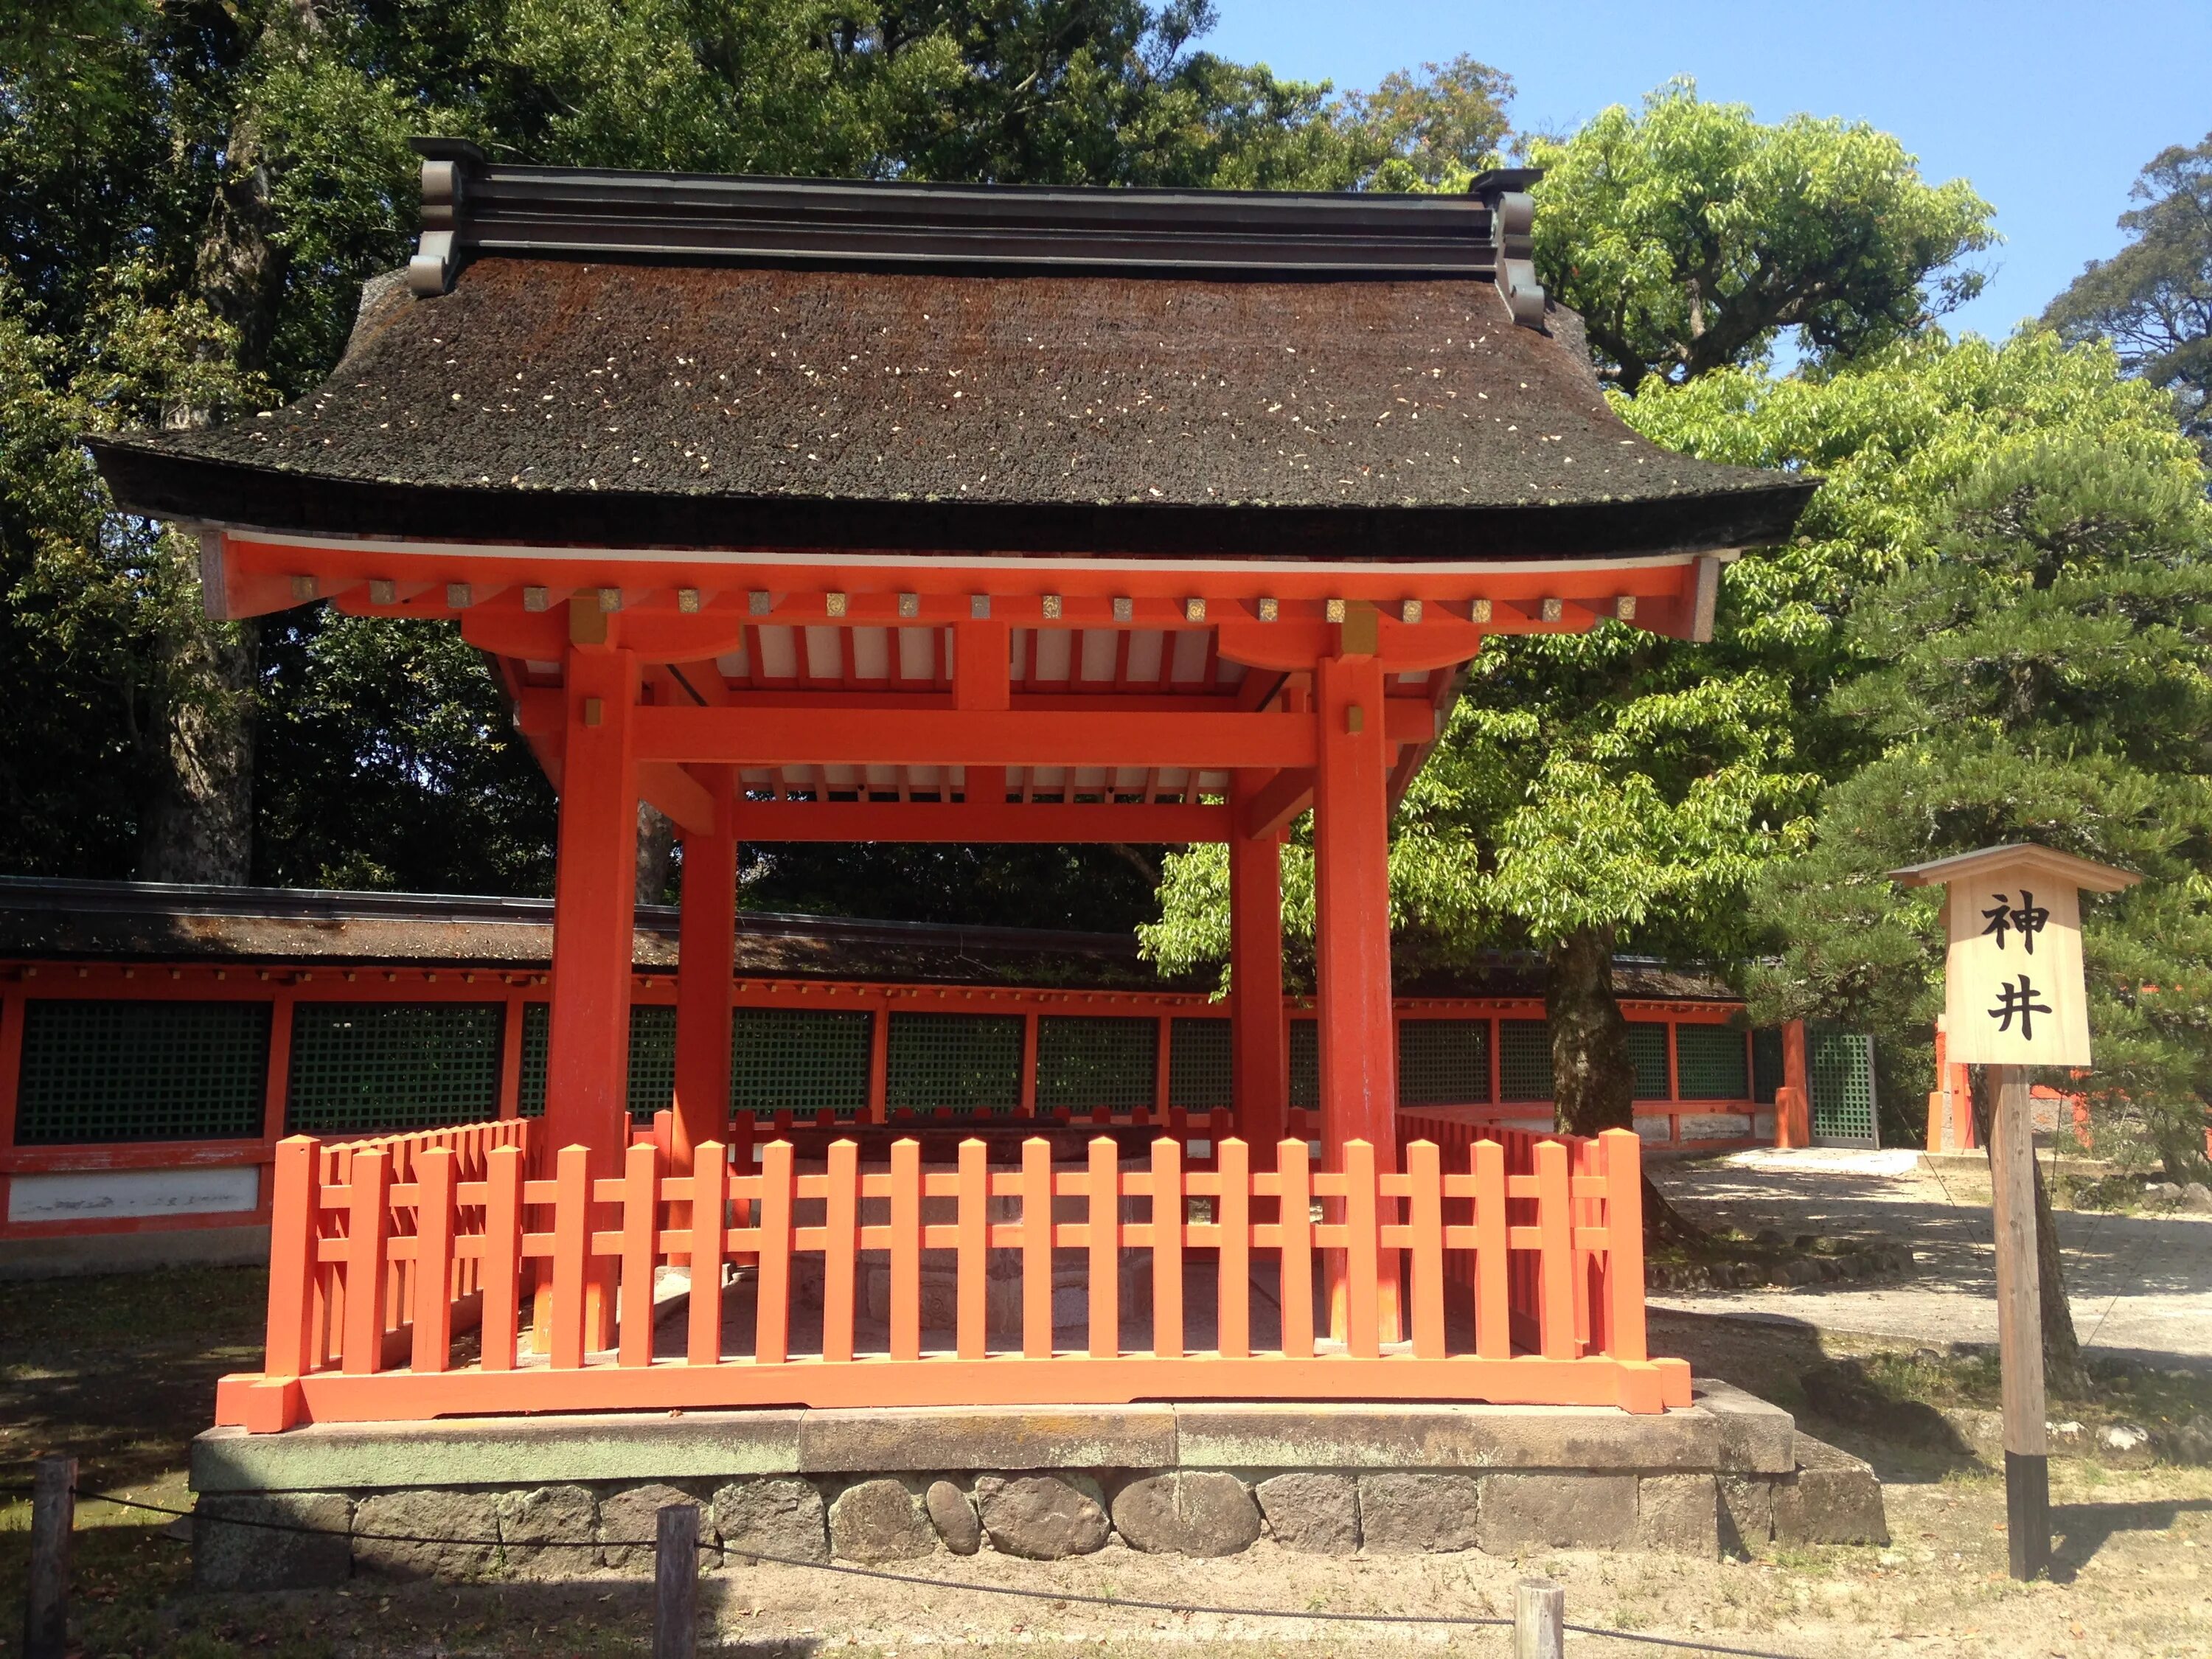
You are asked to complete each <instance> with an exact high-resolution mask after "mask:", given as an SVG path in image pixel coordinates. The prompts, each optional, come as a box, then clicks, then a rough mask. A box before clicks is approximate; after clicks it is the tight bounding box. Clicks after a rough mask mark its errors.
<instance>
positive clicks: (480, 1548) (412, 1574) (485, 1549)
mask: <svg viewBox="0 0 2212 1659" xmlns="http://www.w3.org/2000/svg"><path fill="white" fill-rule="evenodd" d="M353 1530H354V1541H353V1559H354V1565H356V1567H358V1568H360V1570H361V1571H363V1572H366V1573H374V1575H375V1576H376V1577H380V1578H400V1579H408V1578H474V1577H479V1576H481V1575H483V1574H485V1573H488V1572H489V1571H491V1568H492V1565H493V1563H494V1562H495V1560H496V1559H497V1557H498V1554H499V1522H497V1521H496V1520H495V1518H494V1517H493V1515H492V1500H491V1497H490V1495H489V1493H487V1492H439V1491H436V1490H435V1489H418V1490H416V1491H414V1492H374V1493H372V1494H371V1495H370V1496H368V1497H367V1498H362V1500H361V1502H360V1503H359V1504H357V1505H356V1506H355V1509H354V1513H353ZM393 1534H399V1535H404V1537H407V1538H425V1539H453V1540H456V1542H453V1543H420V1544H418V1543H410V1542H403V1541H400V1538H399V1537H398V1536H393Z"/></svg>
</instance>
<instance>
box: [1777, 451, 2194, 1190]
mask: <svg viewBox="0 0 2212 1659" xmlns="http://www.w3.org/2000/svg"><path fill="white" fill-rule="evenodd" d="M1849 631H1850V639H1851V643H1852V644H1853V645H1854V646H1855V647H1857V649H1858V651H1859V652H1860V653H1862V654H1863V656H1864V657H1865V658H1867V659H1869V660H1870V661H1873V662H1875V663H1876V664H1878V665H1879V666H1876V667H1875V668H1874V669H1872V670H1871V671H1869V672H1868V673H1866V674H1865V675H1863V677H1861V678H1858V679H1857V680H1856V681H1855V682H1854V683H1853V684H1850V686H1848V687H1846V688H1844V690H1842V691H1841V692H1840V693H1839V694H1838V696H1837V698H1836V712H1837V713H1838V715H1839V716H1840V717H1843V718H1845V719H1849V720H1853V721H1855V722H1857V723H1858V724H1859V725H1861V726H1863V727H1864V728H1865V729H1866V730H1867V731H1868V732H1869V733H1870V734H1871V735H1872V736H1873V737H1874V738H1876V739H1877V740H1879V741H1880V742H1881V744H1882V745H1883V747H1882V752H1881V755H1880V757H1878V758H1877V759H1875V760H1874V761H1873V762H1872V763H1869V764H1868V765H1867V766H1865V767H1863V768H1861V769H1859V770H1857V772H1856V773H1854V774H1853V775H1850V777H1848V778H1847V779H1845V780H1844V781H1841V782H1839V783H1838V784H1837V785H1836V786H1835V787H1832V789H1830V790H1829V791H1828V792H1827V793H1826V796H1825V797H1824V799H1823V800H1822V803H1821V808H1820V817H1819V837H1818V842H1817V845H1815V846H1814V848H1812V849H1811V850H1810V851H1809V852H1808V853H1807V854H1804V855H1803V856H1802V857H1800V858H1798V859H1796V860H1791V861H1790V862H1788V863H1786V864H1784V865H1780V866H1776V867H1774V868H1772V869H1771V870H1770V871H1768V872H1765V876H1764V878H1763V879H1762V881H1761V883H1760V886H1759V908H1760V914H1761V915H1762V916H1763V917H1764V918H1765V919H1766V920H1767V921H1770V923H1771V925H1772V926H1773V927H1775V929H1776V930H1777V932H1778V934H1779V935H1780V936H1781V937H1782V938H1783V939H1785V940H1786V941H1787V942H1786V945H1785V948H1784V951H1783V953H1782V955H1781V956H1780V957H1779V959H1778V961H1776V962H1775V963H1771V964H1770V965H1766V966H1764V967H1762V968H1760V969H1758V970H1757V971H1756V972H1755V974H1754V976H1753V989H1754V994H1755V996H1756V998H1757V1001H1758V1006H1759V1008H1760V1009H1761V1010H1763V1011H1765V1012H1768V1013H1770V1014H1776V1015H1788V1014H1810V1015H1820V1014H1830V1015H1842V1016H1844V1017H1846V1018H1853V1019H1856V1020H1859V1021H1863V1022H1866V1023H1869V1024H1872V1025H1873V1026H1874V1027H1875V1029H1876V1030H1878V1031H1879V1032H1881V1034H1883V1035H1885V1036H1889V1037H1891V1038H1892V1039H1893V1040H1894V1041H1911V1040H1914V1039H1916V1038H1917V1039H1918V1040H1921V1041H1924V1037H1923V1036H1921V1034H1922V1033H1924V1032H1925V1030H1926V1029H1927V1027H1928V1024H1929V1022H1930V1021H1931V1020H1932V1019H1933V1018H1934V1016H1935V1014H1936V1012H1937V1010H1938V1006H1939V1004H1940V988H1939V987H1940V984H1941V974H1942V929H1941V926H1940V923H1939V921H1938V917H1937V908H1936V899H1935V897H1934V896H1931V895H1929V894H1927V893H1924V892H1920V891H1913V892H1911V893H1907V892H1905V891H1904V890H1899V889H1897V888H1895V887H1893V885H1892V884H1890V883H1889V882H1888V881H1887V876H1886V872H1887V871H1889V870H1891V869H1893V868H1896V867H1898V866H1902V865H1906V864H1912V863H1918V862H1921V861H1923V860H1928V859H1931V858H1938V857H1942V856H1943V855H1945V854H1951V853H1957V852H1964V851H1967V850H1970V849H1972V848H1976V847H1981V846H1987V845H1990V844H1992V843H1996V842H2008V841H2032V842H2038V843H2039V844H2041V845H2045V846H2049V847H2055V848H2060V849H2061V850H2063V851H2067V852H2073V853H2077V854H2081V855H2083V856H2085V857H2088V858H2093V859H2097V860H2100V861H2103V862H2106V863H2112V864H2117V865H2120V866H2123V867H2125V868H2130V869H2133V870H2136V871H2137V872H2141V873H2142V875H2143V876H2144V877H2145V878H2146V879H2145V881H2144V882H2143V884H2142V885H2141V886H2140V887H2139V888H2136V890H2132V891H2130V892H2129V893H2126V894H2124V895H2119V896H2113V897H2110V898H2104V899H2085V904H2084V927H2083V945H2084V952H2085V956H2086V958H2087V969H2088V975H2089V998H2090V1024H2091V1027H2092V1029H2093V1031H2094V1032H2095V1034H2096V1053H2097V1061H2098V1063H2097V1068H2096V1070H2095V1072H2094V1073H2093V1074H2092V1075H2091V1077H2090V1078H2089V1079H2087V1087H2088V1088H2089V1089H2090V1090H2091V1091H2092V1092H2093V1093H2096V1094H2099V1095H2100V1096H2102V1097H2103V1098H2104V1102H2105V1106H2106V1109H2107V1110H2108V1111H2112V1112H2118V1113H2122V1114H2125V1115H2130V1116H2132V1117H2135V1118H2136V1119H2137V1120H2138V1121H2141V1122H2142V1123H2143V1124H2144V1125H2145V1126H2146V1127H2147V1128H2148V1133H2149V1134H2150V1137H2151V1139H2153V1140H2154V1142H2155V1143H2156V1144H2157V1145H2158V1146H2159V1147H2160V1151H2161V1152H2162V1154H2163V1155H2164V1157H2165V1158H2166V1163H2167V1164H2168V1167H2169V1168H2170V1169H2172V1170H2175V1171H2176V1172H2180V1171H2183V1170H2187V1169H2190V1168H2191V1167H2192V1166H2201V1165H2202V1164H2203V1131H2204V1128H2205V1127H2206V1124H2207V1121H2208V1116H2207V1110H2206V1103H2207V1101H2208V1099H2212V1042H2208V1041H2207V1038H2208V1036H2212V1032H2208V1030H2207V1018H2208V1016H2207V1009H2208V1007H2212V883H2208V881H2207V879H2206V872H2207V871H2208V869H2212V775H2209V772H2208V760H2207V756H2206V753H2205V750H2204V747H2203V737H2202V734H2203V732H2204V731H2205V730H2207V729H2208V726H2212V511H2208V509H2207V507H2206V506H2205V503H2204V501H2203V493H2202V485H2201V479H2200V477H2198V475H2197V472H2196V470H2195V468H2194V467H2193V465H2191V460H2190V458H2189V457H2188V455H2187V453H2186V451H2185V447H2184V446H2183V445H2182V444H2181V442H2180V441H2179V437H2178V435H2174V434H2172V432H2171V431H2169V432H2168V433H2167V434H2166V435H2165V437H2164V439H2163V441H2147V440H2138V441H2136V442H2134V443H2127V442H2116V441H2110V440H2107V441H2091V440H2089V439H2087V438H2085V437H2083V436H2081V435H2067V436H2064V437H2059V438H2054V439H2051V440H2049V441H2045V442H2042V443H2039V444H2036V445H2033V446H2032V447H2015V448H2014V449H2011V450H2009V451H2008V452H2001V453H1996V454H1994V455H1992V456H1991V457H1990V459H1988V460H1986V461H1985V462H1984V464H1983V465H1981V466H1979V467H1978V468H1977V469H1976V470H1975V471H1973V473H1972V475H1971V476H1970V477H1967V478H1966V480H1964V481H1963V482H1962V483H1960V485H1959V486H1958V488H1957V489H1955V490H1954V491H1953V492H1951V493H1950V495H1949V496H1948V499H1947V500H1946V501H1945V502H1944V504H1943V507H1942V524H1941V527H1940V530H1939V532H1938V533H1937V534H1936V537H1935V538H1934V544H1933V545H1932V547H1930V548H1929V549H1927V550H1924V551H1921V552H1918V553H1917V554H1916V555H1915V556H1911V557H1909V558H1907V559H1905V560H1904V561H1903V562H1900V564H1899V567H1898V568H1896V569H1895V570H1894V572H1893V574H1890V575H1889V576H1888V577H1887V579H1886V580H1883V581H1882V582H1881V584H1880V585H1879V586H1877V587H1875V589H1874V590H1873V591H1872V592H1869V594H1867V595H1866V597H1865V598H1864V599H1863V601H1862V602H1861V604H1860V605H1858V607H1857V610H1856V611H1855V612H1854V614H1853V617H1852V618H1851V622H1850V630H1849Z"/></svg>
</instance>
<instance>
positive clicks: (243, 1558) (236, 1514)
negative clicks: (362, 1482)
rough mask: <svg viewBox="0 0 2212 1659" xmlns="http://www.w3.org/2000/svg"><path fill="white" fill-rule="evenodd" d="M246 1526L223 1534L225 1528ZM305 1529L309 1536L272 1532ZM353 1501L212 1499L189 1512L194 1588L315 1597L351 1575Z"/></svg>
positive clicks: (332, 1497) (324, 1497)
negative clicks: (311, 1592)
mask: <svg viewBox="0 0 2212 1659" xmlns="http://www.w3.org/2000/svg"><path fill="white" fill-rule="evenodd" d="M226 1520H230V1521H246V1522H256V1523H258V1524H255V1525H252V1526H233V1527H226V1526H224V1525H222V1522H224V1521H226ZM280 1526H281V1527H306V1528H313V1530H312V1531H311V1532H307V1533H298V1532H277V1531H276V1530H274V1528H277V1527H280ZM352 1526H353V1500H352V1499H351V1498H348V1497H347V1496H346V1495H345V1494H344V1493H343V1492H284V1493H282V1494H280V1495H276V1496H271V1497H265V1498H264V1497H251V1496H247V1495H246V1494H243V1493H239V1494H226V1493H216V1494H214V1495H212V1496H209V1497H204V1498H201V1499H200V1500H199V1502H198V1503H197V1504H195V1505H194V1506H193V1509H192V1588H193V1589H202V1590H276V1589H323V1588H325V1586H327V1585H331V1584H343V1583H345V1581H346V1577H347V1575H349V1573H350V1572H352V1571H353V1541H352V1540H351V1538H350V1537H349V1536H348V1534H349V1532H350V1531H351V1529H352Z"/></svg>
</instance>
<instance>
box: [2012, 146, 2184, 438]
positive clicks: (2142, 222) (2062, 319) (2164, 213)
mask: <svg viewBox="0 0 2212 1659" xmlns="http://www.w3.org/2000/svg"><path fill="white" fill-rule="evenodd" d="M2128 194H2129V196H2130V198H2131V199H2133V200H2135V201H2136V202H2138V203H2140V204H2142V205H2141V206H2139V207H2132V208H2130V209H2129V210H2127V211H2126V212H2125V213H2123V214H2122V215H2120V228H2121V229H2122V230H2124V231H2126V232H2127V233H2128V235H2129V239H2130V240H2129V242H2128V245H2127V246H2125V247H2124V248H2122V249H2121V250H2120V251H2119V252H2118V253H2116V254H2114V255H2113V256H2112V258H2109V259H2092V260H2091V261H2089V263H2088V264H2087V266H2086V267H2085V268H2084V269H2083V270H2082V272H2081V275H2080V276H2076V277H2075V279H2074V281H2073V283H2072V284H2071V285H2070V286H2069V288H2068V289H2067V290H2066V291H2065V292H2064V293H2063V294H2062V295H2059V296H2058V297H2057V299H2055V300H2053V301H2051V307H2050V309H2049V310H2047V311H2045V313H2044V314H2043V320H2044V321H2045V323H2047V324H2049V325H2051V327H2053V328H2055V329H2057V330H2058V331H2059V332H2060V333H2062V334H2063V335H2064V336H2066V337H2067V338H2069V339H2073V340H2080V339H2091V338H2095V337H2100V336H2101V337H2104V338H2106V339H2108V340H2110V341H2111V342H2112V344H2113V346H2114V347H2115V348H2116V349H2118V352H2119V354H2120V361H2121V362H2123V363H2124V364H2125V365H2126V366H2127V369H2128V372H2129V373H2130V374H2140V375H2142V378H2143V379H2144V380H2148V381H2149V382H2150V383H2151V384H2152V385H2153V386H2163V387H2165V388H2166V390H2167V391H2169V392H2172V394H2173V401H2174V406H2175V407H2176V409H2177V410H2179V412H2180V416H2181V420H2182V423H2183V425H2184V426H2185V428H2187V430H2188V431H2189V434H2190V435H2191V436H2192V437H2194V438H2195V439H2196V440H2197V442H2198V443H2199V444H2200V445H2203V447H2204V448H2205V451H2206V453H2207V454H2208V455H2212V133H2207V134H2206V135H2205V136H2204V140H2203V143H2199V144H2196V145H2193V146H2189V147H2186V148H2185V147H2184V146H2182V145H2180V144H2175V145H2172V146H2171V147H2170V148H2168V149H2163V150H2160V152H2159V153H2158V154H2157V155H2154V156H2153V157H2152V158H2151V160H2150V161H2149V163H2148V165H2147V166H2146V167H2144V168H2143V170H2142V175H2141V176H2140V177H2139V178H2137V179H2136V182H2135V187H2134V188H2133V189H2132V190H2130V191H2129V192H2128Z"/></svg>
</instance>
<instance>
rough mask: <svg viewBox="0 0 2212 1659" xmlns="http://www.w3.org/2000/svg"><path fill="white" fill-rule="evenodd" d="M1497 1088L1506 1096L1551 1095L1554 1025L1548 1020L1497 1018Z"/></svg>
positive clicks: (1538, 1097) (1530, 1097)
mask: <svg viewBox="0 0 2212 1659" xmlns="http://www.w3.org/2000/svg"><path fill="white" fill-rule="evenodd" d="M1498 1095H1499V1097H1500V1098H1502V1099H1504V1100H1549V1099H1550V1098H1551V1097H1552V1026H1551V1022H1550V1021H1548V1020H1541V1019H1501V1020H1499V1021H1498Z"/></svg>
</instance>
